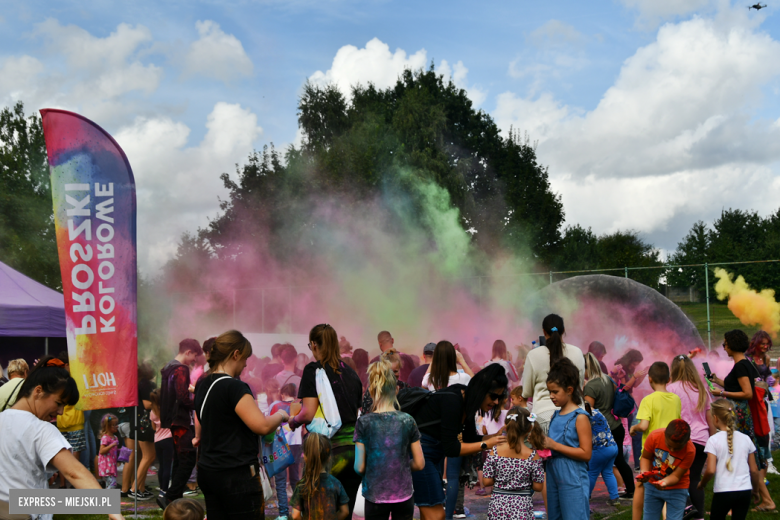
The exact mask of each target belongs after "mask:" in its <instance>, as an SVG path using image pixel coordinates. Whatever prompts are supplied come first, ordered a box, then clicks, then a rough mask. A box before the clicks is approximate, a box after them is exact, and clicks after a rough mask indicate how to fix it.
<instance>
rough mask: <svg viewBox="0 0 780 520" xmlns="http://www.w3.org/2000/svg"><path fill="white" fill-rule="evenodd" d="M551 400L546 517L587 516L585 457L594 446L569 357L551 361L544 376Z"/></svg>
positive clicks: (582, 519) (570, 519)
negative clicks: (552, 406)
mask: <svg viewBox="0 0 780 520" xmlns="http://www.w3.org/2000/svg"><path fill="white" fill-rule="evenodd" d="M547 389H548V390H549V392H550V399H551V400H552V402H553V404H554V405H555V406H557V407H559V408H560V410H557V411H556V412H555V413H554V414H553V417H552V420H551V421H550V431H549V433H548V439H547V447H548V448H549V449H551V450H552V458H551V459H550V460H549V462H548V463H547V518H548V520H588V519H589V518H590V504H589V500H588V495H589V491H590V490H589V480H588V461H589V460H590V456H591V452H592V450H593V444H592V432H591V424H590V416H589V415H588V413H587V412H586V411H585V410H583V409H582V408H580V406H581V405H582V391H581V386H580V375H579V370H578V369H577V367H575V366H574V364H573V363H572V362H571V361H569V359H568V358H561V359H560V360H557V361H555V362H554V363H553V365H552V367H551V368H550V372H549V375H548V376H547Z"/></svg>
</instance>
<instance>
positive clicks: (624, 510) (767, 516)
mask: <svg viewBox="0 0 780 520" xmlns="http://www.w3.org/2000/svg"><path fill="white" fill-rule="evenodd" d="M772 455H773V457H774V459H775V461H780V451H776V452H774V453H772ZM767 478H768V479H769V494H770V495H772V498H773V499H774V500H775V503H777V502H778V501H779V500H780V476H778V475H767ZM714 483H715V479H712V480H711V481H710V482H709V484H708V485H707V489H706V496H705V499H704V507H705V509H707V510H708V511H709V507H710V504H712V486H713V485H714ZM593 518H594V519H596V520H599V519H604V520H605V519H607V518H609V519H610V520H631V504H630V503H629V504H626V505H624V506H619V507H618V508H617V512H616V513H613V514H610V515H598V514H597V515H594V516H593ZM704 518H709V515H706V516H705V517H704ZM748 518H749V519H750V520H778V519H779V518H780V516H778V514H777V513H754V512H752V511H751V512H750V513H748Z"/></svg>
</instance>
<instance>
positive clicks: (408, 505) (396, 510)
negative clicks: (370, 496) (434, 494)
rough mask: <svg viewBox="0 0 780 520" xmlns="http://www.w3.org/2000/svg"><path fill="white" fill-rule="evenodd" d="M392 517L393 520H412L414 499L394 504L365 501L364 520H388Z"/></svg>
mask: <svg viewBox="0 0 780 520" xmlns="http://www.w3.org/2000/svg"><path fill="white" fill-rule="evenodd" d="M391 515H392V517H393V520H412V517H414V497H410V498H409V500H407V501H405V502H396V503H394V504H375V503H373V502H369V501H368V500H366V518H365V520H388V519H389V518H390V516H391Z"/></svg>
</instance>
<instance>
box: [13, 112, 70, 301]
mask: <svg viewBox="0 0 780 520" xmlns="http://www.w3.org/2000/svg"><path fill="white" fill-rule="evenodd" d="M0 260H2V261H3V262H4V263H6V264H8V265H10V266H11V267H13V268H14V269H16V270H18V271H20V272H22V273H24V274H25V275H27V276H29V277H30V278H33V279H34V280H36V281H38V282H40V283H42V284H44V285H47V286H49V287H51V288H53V289H57V290H61V289H62V277H61V275H60V267H59V258H58V256H57V241H56V235H55V232H54V215H53V208H52V199H51V184H50V183H49V168H48V161H47V158H46V143H45V141H44V139H43V128H42V126H41V119H40V117H39V116H37V115H32V116H29V117H25V114H24V105H23V103H22V102H21V101H19V102H18V103H16V105H15V106H14V107H13V108H8V107H6V108H3V109H2V111H0Z"/></svg>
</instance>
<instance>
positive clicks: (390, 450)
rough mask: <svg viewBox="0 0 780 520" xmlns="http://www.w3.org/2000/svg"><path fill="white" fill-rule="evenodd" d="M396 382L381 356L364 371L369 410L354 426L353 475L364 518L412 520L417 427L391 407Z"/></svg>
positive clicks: (419, 461)
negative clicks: (370, 402) (360, 478)
mask: <svg viewBox="0 0 780 520" xmlns="http://www.w3.org/2000/svg"><path fill="white" fill-rule="evenodd" d="M397 384H398V380H397V379H396V375H395V373H394V371H393V364H392V362H391V361H390V360H389V359H387V358H385V357H384V356H383V357H382V358H380V360H379V361H377V362H376V363H373V364H371V366H369V367H368V391H369V392H370V393H371V398H372V399H373V405H372V410H371V413H369V414H366V415H363V416H361V417H360V418H359V419H358V421H357V424H356V425H355V472H356V473H358V474H359V475H363V496H364V497H365V499H366V518H367V519H372V520H387V519H389V518H390V516H391V515H392V517H393V520H412V517H413V515H414V498H413V496H414V488H413V486H412V471H419V470H421V469H423V468H424V467H425V458H424V457H423V451H422V445H421V444H420V432H419V430H418V429H417V423H415V421H414V419H413V418H412V416H411V415H409V414H407V413H404V412H401V411H398V410H397V409H396V407H397V405H398V401H397V400H396V389H397V388H398V386H397ZM410 457H411V458H410Z"/></svg>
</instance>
